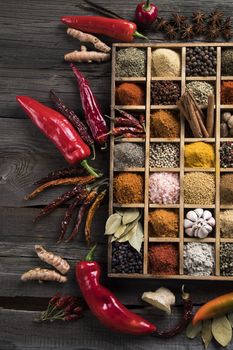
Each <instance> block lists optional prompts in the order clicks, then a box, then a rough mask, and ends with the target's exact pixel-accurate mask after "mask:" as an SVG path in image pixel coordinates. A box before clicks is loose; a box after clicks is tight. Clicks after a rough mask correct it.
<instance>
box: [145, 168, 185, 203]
mask: <svg viewBox="0 0 233 350" xmlns="http://www.w3.org/2000/svg"><path fill="white" fill-rule="evenodd" d="M179 196H180V180H179V175H178V174H176V173H163V172H161V173H152V174H151V175H150V179H149V200H150V202H151V203H157V204H176V203H178V202H179Z"/></svg>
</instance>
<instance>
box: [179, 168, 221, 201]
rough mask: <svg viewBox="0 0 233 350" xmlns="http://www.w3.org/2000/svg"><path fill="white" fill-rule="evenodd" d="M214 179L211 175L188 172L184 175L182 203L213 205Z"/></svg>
mask: <svg viewBox="0 0 233 350" xmlns="http://www.w3.org/2000/svg"><path fill="white" fill-rule="evenodd" d="M214 198H215V179H214V175H213V174H211V173H204V172H190V173H186V174H185V175H184V203H185V204H195V205H197V204H198V205H209V204H214Z"/></svg>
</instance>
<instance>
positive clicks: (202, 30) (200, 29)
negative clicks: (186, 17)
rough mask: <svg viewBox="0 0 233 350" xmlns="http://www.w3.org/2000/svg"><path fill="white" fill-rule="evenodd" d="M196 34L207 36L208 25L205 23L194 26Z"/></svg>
mask: <svg viewBox="0 0 233 350" xmlns="http://www.w3.org/2000/svg"><path fill="white" fill-rule="evenodd" d="M193 29H194V32H195V34H196V35H202V34H205V31H206V25H205V24H204V22H203V23H198V24H195V25H194V26H193Z"/></svg>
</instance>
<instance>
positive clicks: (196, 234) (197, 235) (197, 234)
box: [193, 227, 200, 238]
mask: <svg viewBox="0 0 233 350" xmlns="http://www.w3.org/2000/svg"><path fill="white" fill-rule="evenodd" d="M199 230H200V227H197V228H195V230H194V235H193V236H194V237H196V238H198V237H199Z"/></svg>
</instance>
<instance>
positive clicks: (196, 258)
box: [184, 242, 215, 276]
mask: <svg viewBox="0 0 233 350" xmlns="http://www.w3.org/2000/svg"><path fill="white" fill-rule="evenodd" d="M214 262H215V259H214V246H213V245H211V244H207V243H195V242H191V243H187V244H185V246H184V272H185V273H186V274H188V275H193V276H209V275H211V274H213V272H214V266H215V263H214Z"/></svg>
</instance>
